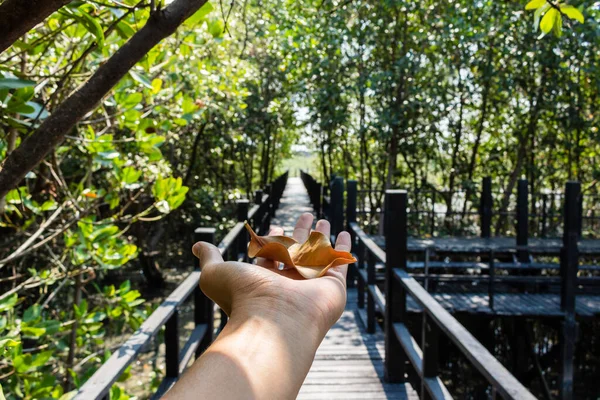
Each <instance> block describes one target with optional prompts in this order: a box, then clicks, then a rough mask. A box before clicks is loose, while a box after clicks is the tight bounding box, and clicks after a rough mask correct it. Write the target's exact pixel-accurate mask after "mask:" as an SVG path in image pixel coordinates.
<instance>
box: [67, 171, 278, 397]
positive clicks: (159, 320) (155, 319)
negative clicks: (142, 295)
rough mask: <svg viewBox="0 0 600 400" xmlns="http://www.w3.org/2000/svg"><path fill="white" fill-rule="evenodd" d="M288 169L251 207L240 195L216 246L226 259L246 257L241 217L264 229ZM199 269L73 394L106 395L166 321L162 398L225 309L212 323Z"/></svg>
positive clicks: (202, 234)
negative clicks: (186, 322)
mask: <svg viewBox="0 0 600 400" xmlns="http://www.w3.org/2000/svg"><path fill="white" fill-rule="evenodd" d="M287 177H288V173H287V172H286V173H284V174H283V175H281V176H280V177H279V178H277V179H275V180H274V181H273V182H272V184H271V185H267V187H266V188H265V191H264V192H263V191H262V190H259V191H257V192H256V194H255V198H254V202H255V205H254V206H252V208H249V204H250V202H249V200H239V201H238V222H237V223H236V224H235V226H234V227H233V228H232V229H231V230H230V231H229V232H228V233H227V234H226V235H225V237H224V238H223V240H221V242H220V243H219V244H218V248H219V251H220V252H221V255H223V258H224V259H226V260H238V259H240V258H241V259H245V257H246V251H245V248H246V245H247V242H248V238H247V232H246V230H245V229H244V221H246V220H247V221H248V222H249V223H250V224H251V225H252V226H253V228H254V229H255V230H256V231H257V232H258V233H260V234H266V232H267V231H268V229H269V226H270V224H271V217H272V216H274V213H275V210H276V209H277V207H278V206H279V201H280V199H281V196H282V195H283V191H284V189H285V184H286V182H287ZM215 233H216V229H215V228H197V229H196V230H195V235H194V241H205V242H209V243H214V242H215ZM200 274H201V273H200V271H194V272H192V273H191V274H190V275H188V277H187V278H186V279H185V280H184V281H183V282H182V283H181V284H180V285H179V286H178V287H177V288H176V289H175V290H174V291H173V292H172V293H171V294H170V295H169V296H168V297H167V298H166V299H165V300H164V301H163V302H162V303H161V304H160V306H158V308H157V309H156V310H155V311H154V312H153V313H152V314H151V315H150V316H149V317H148V319H146V320H145V321H144V322H143V323H142V325H141V326H140V328H139V329H138V330H137V331H136V332H135V333H134V334H133V335H131V336H130V337H129V338H128V339H127V341H126V342H125V343H124V344H123V345H122V346H121V347H119V349H117V350H116V351H115V352H114V353H113V354H112V356H111V357H110V358H109V359H108V360H107V361H106V362H105V363H104V364H103V365H102V366H101V367H100V368H99V369H98V370H97V371H96V373H94V375H92V376H91V377H90V379H88V380H87V382H85V384H84V385H83V386H82V387H81V388H80V389H79V391H78V392H77V394H76V395H75V397H74V398H75V399H78V400H90V399H108V398H109V397H110V395H109V392H110V388H111V387H112V385H113V384H114V383H115V382H116V381H117V380H118V379H119V377H120V376H121V374H122V373H123V372H124V371H125V369H126V368H127V367H128V366H129V365H131V364H132V363H133V362H134V361H135V360H136V358H137V356H138V355H139V353H140V352H141V351H142V349H143V348H144V346H146V345H147V344H148V343H150V341H151V340H152V338H154V337H155V336H156V335H157V334H158V332H159V331H160V330H161V329H162V327H163V326H164V327H165V336H164V337H165V363H166V373H165V377H164V379H163V381H162V382H161V384H160V386H159V388H158V390H157V392H156V393H154V396H153V398H160V397H161V396H162V395H163V394H164V393H166V392H167V390H169V389H170V388H171V387H172V386H173V385H174V384H175V382H176V381H177V380H178V379H179V377H180V376H181V375H182V374H183V372H184V371H185V369H186V367H187V366H188V364H189V362H190V361H191V360H192V358H193V357H199V356H200V354H201V353H202V352H203V351H204V350H205V349H206V348H207V347H208V346H209V345H210V343H212V341H213V339H214V337H215V334H216V333H218V332H219V331H220V329H222V327H223V326H224V323H225V322H226V315H225V314H224V313H222V314H221V317H222V318H221V326H220V327H219V329H217V330H216V331H215V329H214V310H215V305H214V303H213V302H212V301H211V300H210V299H208V298H207V297H206V296H205V295H204V294H203V293H202V291H201V290H200V288H199V286H198V280H199V278H200ZM192 293H194V323H195V327H194V329H193V331H192V333H191V334H190V336H189V337H188V339H187V341H186V344H185V345H184V347H183V348H182V349H181V350H180V349H179V336H180V335H179V333H180V332H179V307H180V306H181V305H182V304H183V303H184V302H185V301H186V300H187V299H188V298H189V297H190V296H191V294H192Z"/></svg>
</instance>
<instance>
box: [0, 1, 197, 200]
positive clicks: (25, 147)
mask: <svg viewBox="0 0 600 400" xmlns="http://www.w3.org/2000/svg"><path fill="white" fill-rule="evenodd" d="M205 3H206V0H175V1H174V2H173V3H171V4H170V5H169V6H167V7H166V8H165V9H164V10H160V11H156V12H155V13H154V14H152V15H151V16H150V17H149V18H148V21H147V22H146V25H144V27H143V28H142V29H140V30H139V31H138V32H137V33H136V34H135V35H133V37H132V38H131V39H130V40H129V41H128V42H127V43H126V44H125V45H124V46H123V47H121V48H120V49H119V50H118V51H117V52H116V53H115V54H114V55H113V56H112V57H111V58H110V59H108V61H106V63H104V64H103V65H101V66H100V67H99V68H98V70H97V71H96V73H95V74H94V75H93V76H92V77H91V78H90V79H89V80H88V81H87V82H86V83H85V84H84V85H83V86H81V88H79V89H78V90H77V91H75V92H74V93H73V94H71V95H70V96H69V98H67V99H66V100H65V101H64V102H63V103H62V104H60V106H58V108H57V109H56V111H55V112H53V113H52V114H51V115H50V116H49V117H48V118H47V119H46V120H45V121H44V122H43V123H42V125H41V126H40V127H39V128H38V129H37V130H36V131H35V132H34V133H33V134H32V135H30V136H29V137H28V138H27V139H26V140H25V141H24V142H23V143H22V144H21V145H20V146H19V147H18V148H17V149H16V150H15V151H14V152H13V153H12V154H11V155H10V156H8V157H7V158H6V160H5V162H4V165H3V168H2V170H1V171H0V197H4V196H6V194H7V193H8V191H9V190H11V189H12V188H14V187H16V186H17V185H18V184H19V182H20V181H21V179H23V178H24V177H25V175H26V174H27V172H29V171H31V170H32V169H33V168H34V167H35V166H36V165H38V164H39V163H40V162H41V161H42V160H43V159H44V157H45V156H46V155H47V154H48V153H49V152H50V151H51V150H52V149H53V148H54V147H55V146H57V145H58V144H59V143H60V142H61V141H62V139H63V138H64V136H65V134H66V133H67V132H68V131H69V130H70V129H72V128H73V126H74V125H75V124H76V123H77V122H78V121H79V120H81V118H83V116H84V115H86V114H87V113H88V112H90V111H91V110H92V109H93V108H94V107H96V105H97V104H98V102H99V101H101V100H102V98H103V97H104V96H105V95H106V94H107V93H108V92H109V91H110V90H111V89H112V88H113V87H114V86H115V85H116V84H117V83H118V82H119V81H120V80H121V79H122V78H123V77H124V76H125V74H127V72H128V71H129V70H130V69H131V68H132V67H133V66H134V65H135V64H136V63H137V62H138V61H139V60H140V59H142V57H143V56H144V55H145V54H146V53H148V52H149V51H150V50H151V49H152V48H153V47H154V46H155V45H156V44H158V43H159V42H160V41H161V40H162V39H164V38H166V37H168V36H170V35H171V34H172V33H173V32H175V30H176V29H177V27H178V26H179V25H181V24H182V23H183V22H184V21H185V20H186V19H187V18H188V17H189V16H191V15H192V14H193V13H194V12H196V11H197V10H198V9H199V8H200V7H202V6H203V5H204V4H205ZM4 4H6V3H4Z"/></svg>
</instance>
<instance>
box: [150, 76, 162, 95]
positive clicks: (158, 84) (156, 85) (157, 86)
mask: <svg viewBox="0 0 600 400" xmlns="http://www.w3.org/2000/svg"><path fill="white" fill-rule="evenodd" d="M162 85H163V81H162V79H158V78H156V79H154V80H153V81H152V94H157V93H158V92H160V90H161V89H162Z"/></svg>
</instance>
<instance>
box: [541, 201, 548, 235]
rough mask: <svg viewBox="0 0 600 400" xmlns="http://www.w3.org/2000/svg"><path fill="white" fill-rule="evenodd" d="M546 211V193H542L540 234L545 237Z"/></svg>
mask: <svg viewBox="0 0 600 400" xmlns="http://www.w3.org/2000/svg"><path fill="white" fill-rule="evenodd" d="M547 211H548V195H547V194H546V193H544V194H542V222H541V225H542V226H541V231H542V233H541V236H542V237H543V238H545V237H546V232H547V231H546V224H547Z"/></svg>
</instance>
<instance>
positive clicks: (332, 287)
mask: <svg viewBox="0 0 600 400" xmlns="http://www.w3.org/2000/svg"><path fill="white" fill-rule="evenodd" d="M312 223H313V216H312V215H311V214H308V213H305V214H302V215H301V216H300V218H299V219H298V222H297V223H296V227H295V229H294V233H293V237H294V239H296V241H298V242H299V243H303V242H305V241H306V240H307V239H308V236H309V235H310V232H311V227H312ZM315 230H316V231H319V232H321V233H323V234H325V235H326V236H327V237H329V235H330V225H329V222H327V221H325V220H320V221H318V222H317V224H316V227H315ZM282 234H283V229H281V228H274V229H272V230H271V232H270V235H282ZM335 248H336V249H337V250H343V251H350V235H349V234H348V233H347V232H342V233H340V234H339V235H338V238H337V241H336V245H335ZM193 251H194V254H195V255H196V256H197V257H198V258H199V259H200V268H201V271H202V274H201V277H200V288H201V289H202V291H203V292H204V293H205V294H206V295H207V296H208V297H210V298H211V299H212V300H213V301H214V302H215V303H217V304H218V305H219V306H220V307H221V308H222V309H223V310H224V311H225V312H226V313H227V315H229V316H231V315H232V314H235V313H239V314H242V315H247V316H260V317H261V318H269V319H276V320H277V319H281V318H297V319H298V320H306V321H311V322H312V323H315V324H317V325H318V326H319V327H320V328H322V329H320V331H324V332H326V331H327V330H328V329H329V328H330V327H331V325H333V324H334V323H335V322H336V321H337V320H338V319H339V317H340V316H341V314H342V312H343V310H344V307H345V304H346V273H347V269H348V266H347V265H343V266H339V267H335V268H331V269H329V270H328V271H327V273H326V274H325V276H323V277H321V278H317V279H310V280H306V279H304V278H303V277H302V276H301V275H300V274H299V273H298V272H297V271H296V269H295V268H293V267H286V268H284V269H283V270H280V269H279V268H277V267H278V265H277V264H278V263H277V262H275V261H273V260H266V259H258V260H257V264H256V265H255V264H248V263H242V262H233V261H229V262H225V261H224V260H223V258H222V257H221V254H220V252H219V250H218V249H217V248H216V247H215V246H213V245H211V244H209V243H204V242H198V243H196V244H195V245H194V248H193Z"/></svg>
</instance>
